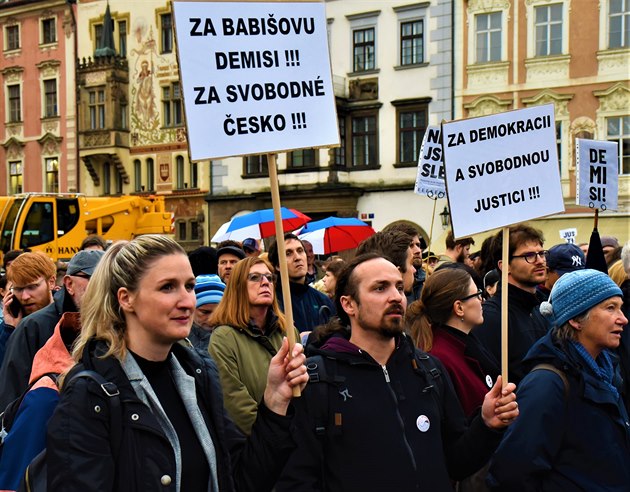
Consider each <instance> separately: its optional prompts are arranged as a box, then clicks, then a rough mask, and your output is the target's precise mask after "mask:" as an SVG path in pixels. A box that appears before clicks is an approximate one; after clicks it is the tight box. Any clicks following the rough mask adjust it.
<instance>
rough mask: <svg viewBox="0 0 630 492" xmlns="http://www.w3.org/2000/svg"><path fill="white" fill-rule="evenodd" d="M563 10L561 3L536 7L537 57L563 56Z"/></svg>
mask: <svg viewBox="0 0 630 492" xmlns="http://www.w3.org/2000/svg"><path fill="white" fill-rule="evenodd" d="M562 9H563V6H562V4H561V3H554V4H551V5H539V6H536V7H534V13H535V20H534V39H535V43H536V51H535V54H536V56H550V55H559V54H562Z"/></svg>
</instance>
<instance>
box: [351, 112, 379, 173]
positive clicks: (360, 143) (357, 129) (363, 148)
mask: <svg viewBox="0 0 630 492" xmlns="http://www.w3.org/2000/svg"><path fill="white" fill-rule="evenodd" d="M376 119H377V114H376V113H372V114H365V115H357V116H354V117H352V122H351V129H352V135H351V136H350V138H351V141H352V164H351V167H372V166H376V165H378V132H377V124H376Z"/></svg>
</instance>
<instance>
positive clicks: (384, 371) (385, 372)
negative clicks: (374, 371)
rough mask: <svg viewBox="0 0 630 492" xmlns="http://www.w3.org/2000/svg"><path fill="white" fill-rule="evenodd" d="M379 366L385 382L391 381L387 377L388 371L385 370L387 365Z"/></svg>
mask: <svg viewBox="0 0 630 492" xmlns="http://www.w3.org/2000/svg"><path fill="white" fill-rule="evenodd" d="M381 368H382V369H383V374H384V375H385V382H386V383H391V381H390V379H389V373H388V372H387V366H381Z"/></svg>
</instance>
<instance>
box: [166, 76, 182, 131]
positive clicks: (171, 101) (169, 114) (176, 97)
mask: <svg viewBox="0 0 630 492" xmlns="http://www.w3.org/2000/svg"><path fill="white" fill-rule="evenodd" d="M162 113H163V118H164V126H165V127H174V126H182V124H183V118H182V95H181V91H180V86H179V82H173V83H172V84H171V85H170V86H166V87H162Z"/></svg>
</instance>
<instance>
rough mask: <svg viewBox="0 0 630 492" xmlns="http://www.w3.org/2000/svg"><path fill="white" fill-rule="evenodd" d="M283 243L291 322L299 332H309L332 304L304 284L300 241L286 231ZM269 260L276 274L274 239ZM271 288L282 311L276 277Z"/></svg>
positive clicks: (327, 315)
mask: <svg viewBox="0 0 630 492" xmlns="http://www.w3.org/2000/svg"><path fill="white" fill-rule="evenodd" d="M284 245H285V248H286V262H287V269H288V272H289V287H290V289H291V304H292V306H293V322H294V324H295V327H296V328H297V329H298V331H299V332H300V333H302V332H306V331H311V330H312V329H313V328H315V327H316V326H318V325H321V324H323V323H325V322H326V321H328V318H330V317H331V316H332V315H333V314H335V306H334V305H333V303H332V301H331V300H330V299H329V298H328V296H327V295H325V294H323V293H321V292H319V291H318V290H316V289H314V288H313V287H311V286H310V285H308V284H307V283H306V274H307V271H308V270H307V268H308V265H307V260H306V251H305V249H304V245H303V244H302V241H301V240H300V239H299V238H298V237H297V236H296V235H295V234H291V233H287V234H285V235H284ZM269 261H270V262H271V264H272V265H273V267H274V268H275V269H276V272H277V275H280V261H279V258H278V245H277V244H276V243H275V242H274V243H273V244H272V245H271V247H270V248H269ZM275 288H276V298H277V299H278V304H279V305H280V309H282V311H284V298H283V297H282V282H280V280H279V279H278V282H276V285H275Z"/></svg>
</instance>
